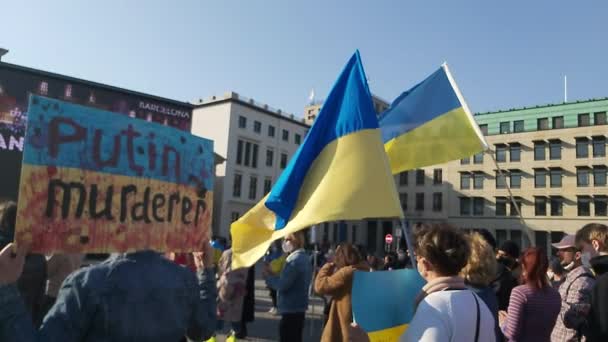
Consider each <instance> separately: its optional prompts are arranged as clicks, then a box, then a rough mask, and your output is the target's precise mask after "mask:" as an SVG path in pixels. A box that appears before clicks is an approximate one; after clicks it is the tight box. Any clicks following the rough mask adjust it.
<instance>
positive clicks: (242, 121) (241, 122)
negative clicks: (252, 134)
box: [239, 116, 247, 128]
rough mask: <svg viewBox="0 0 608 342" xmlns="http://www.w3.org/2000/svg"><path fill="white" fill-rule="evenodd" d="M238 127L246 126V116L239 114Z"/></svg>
mask: <svg viewBox="0 0 608 342" xmlns="http://www.w3.org/2000/svg"><path fill="white" fill-rule="evenodd" d="M239 128H247V118H246V117H244V116H239Z"/></svg>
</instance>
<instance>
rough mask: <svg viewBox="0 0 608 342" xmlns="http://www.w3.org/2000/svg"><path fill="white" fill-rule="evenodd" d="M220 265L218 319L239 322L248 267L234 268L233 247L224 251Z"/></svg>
mask: <svg viewBox="0 0 608 342" xmlns="http://www.w3.org/2000/svg"><path fill="white" fill-rule="evenodd" d="M218 266H219V267H218V276H219V280H218V282H217V288H218V298H217V311H218V319H220V320H223V321H227V322H239V321H240V320H241V316H242V314H243V299H244V298H245V292H246V282H247V270H248V269H247V268H239V269H238V270H232V249H228V250H226V251H224V253H222V257H221V258H220V261H219V265H218Z"/></svg>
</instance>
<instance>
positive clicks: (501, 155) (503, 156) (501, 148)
mask: <svg viewBox="0 0 608 342" xmlns="http://www.w3.org/2000/svg"><path fill="white" fill-rule="evenodd" d="M496 161H497V162H499V163H504V162H506V161H507V146H505V145H502V144H501V145H496Z"/></svg>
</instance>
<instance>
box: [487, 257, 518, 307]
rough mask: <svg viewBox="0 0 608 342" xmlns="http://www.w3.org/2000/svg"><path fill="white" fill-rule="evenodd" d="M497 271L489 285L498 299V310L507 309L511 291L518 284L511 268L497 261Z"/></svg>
mask: <svg viewBox="0 0 608 342" xmlns="http://www.w3.org/2000/svg"><path fill="white" fill-rule="evenodd" d="M497 271H498V272H497V275H496V279H495V280H494V281H493V282H492V284H491V286H492V288H493V289H494V293H496V298H497V299H498V310H507V309H508V308H509V299H510V298H511V291H513V288H514V287H515V286H517V285H519V284H518V281H517V279H516V278H515V276H513V273H512V272H511V270H509V269H508V268H507V267H506V266H505V265H503V264H501V263H498V268H497Z"/></svg>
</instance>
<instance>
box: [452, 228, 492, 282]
mask: <svg viewBox="0 0 608 342" xmlns="http://www.w3.org/2000/svg"><path fill="white" fill-rule="evenodd" d="M467 239H468V240H469V245H470V246H471V254H470V256H469V259H468V260H467V264H466V266H465V267H464V268H463V269H462V271H461V272H460V275H461V276H462V277H463V278H464V280H465V281H466V282H467V283H468V284H471V285H477V286H488V285H490V283H491V282H492V281H493V280H494V278H495V277H496V267H497V265H496V258H495V256H494V251H493V250H492V246H490V244H489V243H488V242H487V241H486V240H485V239H484V238H483V236H482V235H481V234H479V233H477V232H473V233H471V234H468V235H467Z"/></svg>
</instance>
